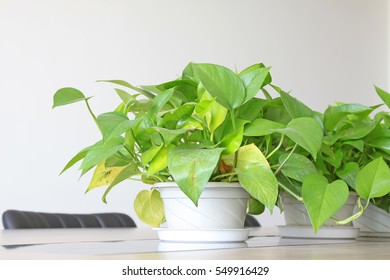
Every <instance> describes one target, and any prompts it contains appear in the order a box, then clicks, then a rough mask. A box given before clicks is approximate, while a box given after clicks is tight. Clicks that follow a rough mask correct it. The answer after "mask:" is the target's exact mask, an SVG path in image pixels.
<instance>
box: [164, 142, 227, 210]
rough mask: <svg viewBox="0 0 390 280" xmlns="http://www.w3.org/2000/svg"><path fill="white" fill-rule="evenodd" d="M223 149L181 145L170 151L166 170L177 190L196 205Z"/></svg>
mask: <svg viewBox="0 0 390 280" xmlns="http://www.w3.org/2000/svg"><path fill="white" fill-rule="evenodd" d="M222 151H223V149H221V148H216V149H201V148H200V147H199V146H197V145H181V146H177V147H175V148H173V149H172V150H170V152H169V154H168V168H169V171H170V173H171V174H172V176H173V178H174V180H175V182H176V183H177V184H178V185H179V188H180V189H181V190H182V191H183V192H184V193H185V194H186V195H187V196H188V197H189V198H190V199H191V200H192V201H193V202H194V204H195V205H198V200H199V197H200V195H201V193H202V191H203V189H204V187H205V185H206V183H207V182H208V181H209V179H210V177H211V175H212V174H213V171H214V169H215V168H216V166H217V164H218V162H219V158H220V155H221V153H222Z"/></svg>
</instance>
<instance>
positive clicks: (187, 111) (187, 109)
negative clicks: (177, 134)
mask: <svg viewBox="0 0 390 280" xmlns="http://www.w3.org/2000/svg"><path fill="white" fill-rule="evenodd" d="M194 109H195V105H194V104H184V105H182V106H180V107H178V108H176V109H174V110H172V111H170V112H168V113H166V114H165V115H164V117H163V125H164V127H165V128H168V129H176V127H177V124H178V123H179V121H181V120H183V119H185V118H187V117H190V116H191V115H192V113H193V112H194Z"/></svg>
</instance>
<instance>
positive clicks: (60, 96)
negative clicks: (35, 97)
mask: <svg viewBox="0 0 390 280" xmlns="http://www.w3.org/2000/svg"><path fill="white" fill-rule="evenodd" d="M87 99H88V98H87V97H85V95H84V94H83V93H82V92H81V91H79V90H78V89H75V88H71V87H67V88H61V89H59V90H57V92H56V93H55V94H54V96H53V107H52V108H55V107H59V106H63V105H67V104H71V103H75V102H78V101H83V100H87Z"/></svg>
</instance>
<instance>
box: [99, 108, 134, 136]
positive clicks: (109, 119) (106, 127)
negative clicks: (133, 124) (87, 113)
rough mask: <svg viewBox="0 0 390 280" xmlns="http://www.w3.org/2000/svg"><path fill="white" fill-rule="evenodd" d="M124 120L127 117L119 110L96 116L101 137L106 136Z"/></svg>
mask: <svg viewBox="0 0 390 280" xmlns="http://www.w3.org/2000/svg"><path fill="white" fill-rule="evenodd" d="M125 120H129V118H128V117H127V116H126V115H125V114H123V113H120V112H108V113H103V114H101V115H99V116H98V117H97V118H96V121H97V123H98V125H99V128H100V131H101V132H102V134H103V138H107V137H108V136H109V135H110V134H111V133H112V131H113V130H115V128H116V127H117V126H118V125H119V124H120V123H122V122H123V121H125Z"/></svg>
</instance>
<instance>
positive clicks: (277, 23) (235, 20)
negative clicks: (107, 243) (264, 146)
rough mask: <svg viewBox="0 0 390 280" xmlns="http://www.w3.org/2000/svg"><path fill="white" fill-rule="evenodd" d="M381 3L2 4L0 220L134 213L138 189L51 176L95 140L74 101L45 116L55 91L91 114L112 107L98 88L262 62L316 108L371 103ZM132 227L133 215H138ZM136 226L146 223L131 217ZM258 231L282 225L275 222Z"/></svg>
mask: <svg viewBox="0 0 390 280" xmlns="http://www.w3.org/2000/svg"><path fill="white" fill-rule="evenodd" d="M389 14H390V10H389V8H388V1H385V0H376V1H368V0H366V1H364V0H328V1H325V0H324V1H311V0H295V1H291V0H285V1H280V0H273V1H265V0H242V1H228V0H214V1H210V0H197V1H194V0H193V1H187V0H166V1H152V0H127V1H126V0H110V1H103V0H95V1H92V0H77V1H65V0H62V1H60V0H31V1H28V0H26V1H22V0H0V96H1V99H0V130H1V132H0V133H1V134H0V174H1V180H0V213H2V212H3V211H4V210H6V209H9V208H13V209H22V210H33V211H50V212H54V211H57V212H79V213H84V212H100V211H120V212H127V213H130V215H131V216H133V217H134V218H135V214H134V212H133V207H132V203H133V198H134V196H135V194H136V193H137V192H138V191H139V190H140V189H142V188H145V186H143V185H140V184H139V183H135V182H128V183H123V184H121V185H119V186H117V187H116V189H114V190H113V191H112V192H111V194H110V195H109V197H108V199H109V204H108V205H105V204H103V203H102V202H101V200H100V198H101V195H102V191H103V190H101V191H99V190H96V191H92V192H90V193H88V194H87V195H84V190H85V188H86V186H87V184H88V179H89V176H86V177H85V178H82V179H80V180H78V176H79V173H78V171H77V170H76V168H74V169H72V170H71V171H69V172H67V173H65V174H64V175H62V176H60V177H59V176H58V173H59V171H60V170H61V169H62V167H63V165H64V164H65V163H66V162H67V161H68V160H69V159H70V158H71V156H73V155H74V154H75V153H76V152H78V151H79V150H81V148H83V147H85V146H87V145H89V144H90V143H92V142H94V141H97V140H98V131H97V130H96V129H95V127H94V124H93V121H92V120H91V119H90V118H89V116H88V113H87V111H86V109H85V108H84V106H83V104H75V105H73V106H70V107H62V108H58V109H55V110H52V109H51V105H52V95H53V94H54V92H55V91H56V90H57V89H58V88H60V87H64V86H73V87H77V88H80V89H81V90H83V91H84V92H85V93H86V94H87V95H94V96H95V97H94V98H93V100H92V101H91V105H92V107H93V108H94V110H95V112H96V113H102V112H104V111H105V110H111V109H112V106H113V105H114V104H116V103H117V102H118V101H119V100H118V99H117V97H116V95H115V94H114V92H113V91H112V90H111V86H109V85H105V84H96V83H94V81H95V80H98V79H125V80H128V81H129V82H132V83H134V84H157V83H159V82H163V81H166V80H168V79H174V78H176V76H177V75H178V74H180V73H181V70H182V69H183V68H184V66H185V65H186V64H187V63H188V62H189V61H196V62H212V63H217V64H223V65H225V66H228V67H231V68H234V67H237V68H238V69H242V68H243V67H246V66H248V65H250V64H253V63H257V62H261V61H262V62H264V63H266V64H267V65H271V66H273V69H272V73H273V77H274V81H275V83H276V84H278V85H280V86H282V88H284V89H286V90H292V91H293V94H294V95H295V96H296V97H298V98H300V99H301V100H302V101H304V102H305V103H307V104H308V105H309V106H312V107H313V108H315V109H317V110H322V109H324V108H325V107H326V104H328V103H330V102H333V101H336V100H338V101H348V102H351V101H354V102H360V103H364V102H366V103H368V104H376V103H378V102H379V100H378V98H377V97H376V95H375V93H374V91H373V88H372V84H377V85H379V86H381V87H384V88H386V87H388V88H390V84H389V79H388V74H389V72H388V65H389V56H388V55H389V53H390V48H389V44H388V38H389V37H390V33H389V29H390V28H389V23H388V18H389ZM135 219H136V218H135ZM136 221H137V223H138V225H139V226H143V225H142V224H141V223H140V222H139V221H138V220H137V219H136ZM260 221H261V223H262V224H263V225H264V226H269V225H276V224H282V223H283V219H282V216H281V215H278V213H275V214H274V215H273V216H272V217H270V216H269V215H268V214H266V215H263V216H261V217H260Z"/></svg>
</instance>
